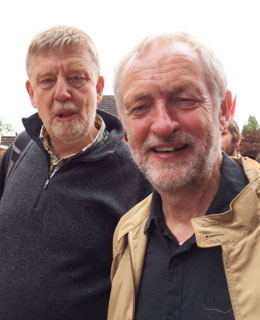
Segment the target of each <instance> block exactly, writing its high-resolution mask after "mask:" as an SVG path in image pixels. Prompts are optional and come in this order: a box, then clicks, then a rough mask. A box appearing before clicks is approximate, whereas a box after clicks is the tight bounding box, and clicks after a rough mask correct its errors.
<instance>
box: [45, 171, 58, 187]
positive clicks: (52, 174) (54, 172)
mask: <svg viewBox="0 0 260 320" xmlns="http://www.w3.org/2000/svg"><path fill="white" fill-rule="evenodd" d="M60 168H61V167H60ZM60 168H54V169H53V171H52V173H51V174H50V176H49V177H48V178H47V180H46V181H45V184H44V187H43V190H46V189H47V187H48V185H49V182H50V180H51V179H52V178H53V176H54V175H55V174H56V173H57V172H58V171H59V169H60Z"/></svg>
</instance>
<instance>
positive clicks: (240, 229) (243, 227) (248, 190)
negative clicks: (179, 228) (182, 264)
mask: <svg viewBox="0 0 260 320" xmlns="http://www.w3.org/2000/svg"><path fill="white" fill-rule="evenodd" d="M235 161H237V162H238V163H239V164H240V165H242V167H243V169H244V173H245V175H246V177H247V179H248V181H249V184H248V185H247V186H246V187H245V188H244V189H243V190H242V191H241V192H240V193H239V194H238V195H237V196H236V197H235V199H234V200H233V201H232V202H231V203H230V207H229V210H228V211H226V212H225V213H222V214H212V215H209V216H204V217H200V218H194V219H192V221H191V223H192V226H193V228H194V231H195V237H196V242H197V245H198V246H199V247H213V246H218V245H225V244H231V243H234V242H237V241H239V240H242V239H243V238H245V237H247V236H248V235H249V234H250V233H251V232H252V231H253V230H254V229H255V228H257V227H258V226H259V216H260V202H259V198H260V179H259V178H260V171H259V170H257V169H255V168H254V167H253V166H251V165H250V164H248V163H247V161H245V160H244V159H243V158H240V159H236V160H235Z"/></svg>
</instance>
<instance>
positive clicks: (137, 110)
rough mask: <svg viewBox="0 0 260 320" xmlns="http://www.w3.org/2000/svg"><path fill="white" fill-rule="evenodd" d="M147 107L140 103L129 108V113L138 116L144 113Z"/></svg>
mask: <svg viewBox="0 0 260 320" xmlns="http://www.w3.org/2000/svg"><path fill="white" fill-rule="evenodd" d="M147 109H148V106H147V105H145V104H143V105H140V106H137V107H134V108H133V109H132V110H131V114H132V115H135V116H138V115H142V114H144V113H145V112H146V111H147Z"/></svg>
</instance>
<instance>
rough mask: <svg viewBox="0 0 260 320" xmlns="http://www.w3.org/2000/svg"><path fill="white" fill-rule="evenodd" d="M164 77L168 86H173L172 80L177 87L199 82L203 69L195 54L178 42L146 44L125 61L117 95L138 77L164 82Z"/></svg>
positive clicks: (135, 81)
mask: <svg viewBox="0 0 260 320" xmlns="http://www.w3.org/2000/svg"><path fill="white" fill-rule="evenodd" d="M165 79H166V80H167V81H168V84H169V85H173V83H171V82H172V81H173V82H174V83H175V85H177V86H178V85H180V84H181V83H188V82H190V83H192V82H193V83H194V82H196V81H197V80H200V81H201V80H202V81H203V80H204V76H203V68H202V65H201V62H200V59H199V57H198V54H197V53H196V52H195V51H194V50H192V49H191V48H190V47H189V46H188V45H186V44H185V43H181V42H177V43H170V44H169V43H167V44H165V43H163V44H160V43H156V44H152V45H150V46H149V47H147V48H145V49H144V50H143V52H142V53H141V54H140V55H138V56H134V57H132V58H131V59H129V61H128V62H127V63H126V65H125V67H124V69H123V71H122V74H121V81H120V82H121V90H120V91H121V98H123V95H124V93H125V92H126V91H129V86H138V80H152V81H156V82H157V83H160V82H162V83H164V81H165ZM170 80H171V81H170ZM203 82H204V81H203Z"/></svg>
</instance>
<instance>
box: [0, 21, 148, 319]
mask: <svg viewBox="0 0 260 320" xmlns="http://www.w3.org/2000/svg"><path fill="white" fill-rule="evenodd" d="M27 73H28V78H29V80H28V81H27V82H26V88H27V91H28V93H29V96H30V99H31V103H32V105H33V107H35V108H36V109H37V113H36V114H34V115H32V116H31V117H30V118H27V119H23V123H24V126H25V129H26V132H27V135H24V134H23V135H21V136H20V137H19V138H18V140H17V141H16V142H15V144H14V146H11V147H10V149H9V150H8V151H7V152H6V154H5V156H4V158H3V160H2V162H1V167H0V199H1V200H0V256H1V259H0V318H1V320H17V319H19V320H47V319H48V320H51V319H55V320H86V319H88V320H105V319H106V316H107V306H108V298H109V291H110V281H109V274H110V266H111V261H112V236H113V232H114V229H115V226H116V224H117V222H118V220H119V218H120V217H121V216H122V215H123V214H124V213H125V212H126V211H127V210H129V209H130V208H131V207H132V206H133V205H135V204H136V203H137V202H139V201H141V200H142V199H143V198H144V197H145V196H147V195H148V194H149V193H150V191H151V188H150V186H149V184H148V182H147V181H146V180H145V179H144V178H143V177H142V175H141V173H140V172H139V170H138V169H137V168H136V166H135V164H134V163H133V162H132V159H131V156H130V152H129V151H128V148H127V146H126V144H125V143H124V142H122V136H123V128H122V126H121V124H120V122H119V121H118V120H117V119H116V118H115V117H113V116H111V115H109V114H107V113H105V112H101V111H99V110H98V111H96V106H97V104H99V103H100V101H101V98H102V90H103V86H104V79H103V77H102V76H100V71H99V61H98V56H97V52H96V49H95V46H94V44H93V42H92V40H91V39H90V38H89V36H88V35H87V34H86V33H85V32H83V31H81V30H78V29H76V28H73V27H68V26H55V27H52V28H49V29H47V30H44V31H42V32H40V33H39V34H38V35H37V36H36V37H35V38H34V39H33V40H32V42H31V45H30V47H29V50H28V54H27ZM26 137H27V139H29V140H30V143H28V144H27V146H26V148H25V145H26V142H25V140H24V139H25V138H26ZM21 139H23V140H21ZM18 141H19V143H18ZM21 142H23V146H22V145H21ZM18 144H19V147H21V146H22V147H21V150H20V151H21V152H22V154H21V155H20V156H19V151H18V152H17V147H18ZM14 155H16V158H15V157H14ZM17 157H18V159H17ZM10 168H11V169H10ZM10 170H11V171H10ZM10 172H11V173H10Z"/></svg>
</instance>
